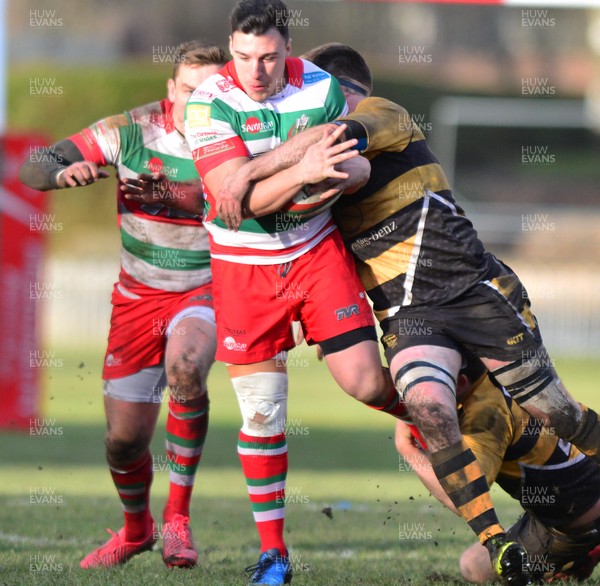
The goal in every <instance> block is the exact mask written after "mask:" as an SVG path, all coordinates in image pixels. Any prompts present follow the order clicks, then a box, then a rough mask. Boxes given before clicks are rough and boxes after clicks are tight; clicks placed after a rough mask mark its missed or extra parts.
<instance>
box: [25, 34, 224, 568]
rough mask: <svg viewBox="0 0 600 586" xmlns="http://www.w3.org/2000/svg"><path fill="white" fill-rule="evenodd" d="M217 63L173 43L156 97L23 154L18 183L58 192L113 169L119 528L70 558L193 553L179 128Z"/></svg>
mask: <svg viewBox="0 0 600 586" xmlns="http://www.w3.org/2000/svg"><path fill="white" fill-rule="evenodd" d="M225 61H226V56H225V53H224V52H223V50H222V49H220V48H219V47H217V46H215V45H211V44H207V43H204V42H201V41H190V42H187V43H183V44H182V45H180V46H179V47H178V48H177V52H176V55H175V65H174V70H173V76H172V78H171V79H169V80H168V83H167V88H168V97H167V98H166V99H163V100H161V101H158V102H153V103H151V104H147V105H144V106H140V107H138V108H134V109H132V110H130V111H128V112H125V113H123V114H118V115H116V116H109V117H107V118H104V119H102V120H100V121H98V122H96V123H95V124H93V125H91V126H90V127H88V128H85V129H84V130H82V131H81V132H78V133H76V134H74V135H72V136H70V137H69V138H66V139H64V140H62V141H60V142H58V143H56V144H55V145H53V146H52V148H51V153H52V157H53V158H52V161H50V162H41V161H32V160H29V161H28V162H26V163H25V164H24V165H23V167H22V168H21V172H20V178H21V180H22V181H23V183H26V184H27V185H29V186H30V187H33V188H36V189H40V190H48V189H66V188H73V187H81V186H84V185H89V184H91V183H95V182H97V181H99V180H101V179H103V178H105V177H107V176H108V173H107V172H106V171H105V170H103V169H102V168H103V167H106V166H112V167H114V168H115V169H116V172H117V178H118V182H119V187H118V191H117V205H118V208H117V209H118V221H119V228H120V233H121V253H120V260H121V271H120V274H119V280H118V282H117V283H116V284H115V286H114V290H113V294H112V305H113V310H112V317H111V327H110V333H109V339H108V349H107V351H106V357H105V361H104V371H103V379H104V406H105V412H106V422H107V432H106V457H107V461H108V466H109V469H110V474H111V476H112V479H113V482H114V484H115V487H116V489H117V493H118V495H119V498H120V500H121V503H122V509H123V514H124V517H125V523H124V526H123V527H122V528H121V529H120V530H119V531H118V532H117V533H114V532H112V531H110V530H109V532H110V533H111V534H112V537H111V538H110V539H109V540H108V542H106V543H105V544H104V545H102V546H101V547H99V548H98V549H95V550H94V551H92V552H91V553H90V554H89V555H87V556H86V557H85V558H84V559H83V560H82V561H81V566H82V567H84V568H94V567H109V566H114V565H117V564H122V563H125V562H126V561H128V560H129V559H130V558H131V557H132V556H133V555H135V554H138V553H140V552H142V551H145V550H148V549H150V548H151V547H152V546H153V545H154V543H155V542H156V541H157V537H158V534H159V533H161V534H162V538H163V560H164V562H165V564H166V565H167V566H169V567H173V566H179V567H192V566H194V565H195V564H196V562H197V559H198V554H197V551H196V547H195V545H194V543H193V540H192V534H191V529H190V526H189V521H190V519H189V515H190V499H191V496H192V490H193V486H194V480H195V474H196V469H197V466H198V463H199V461H200V457H201V454H202V448H203V445H204V439H205V436H206V430H207V426H208V411H209V401H208V391H207V386H206V379H207V375H208V371H209V369H210V366H211V364H212V363H213V361H214V353H215V318H214V310H213V303H212V277H211V270H210V256H209V250H208V235H207V232H206V228H205V227H204V226H203V224H202V221H201V218H199V217H198V216H197V215H193V214H191V213H185V212H180V211H177V210H174V209H171V208H170V207H167V206H165V205H163V203H161V202H164V201H168V200H177V201H178V203H179V206H180V207H182V206H183V207H186V206H187V207H188V208H189V209H194V208H195V205H196V202H197V200H198V199H199V198H201V197H202V185H201V182H200V180H199V178H198V173H197V172H196V169H195V166H194V163H193V161H192V155H191V151H190V149H189V147H188V144H187V142H186V140H185V137H184V135H183V116H184V108H185V104H186V102H187V100H188V98H189V96H190V94H191V93H192V91H193V90H194V89H195V88H196V86H198V85H199V84H200V83H201V82H202V81H203V80H205V79H206V78H207V77H209V76H211V75H213V74H214V73H215V72H216V71H218V70H219V69H220V67H221V66H222V65H223V63H224V62H225ZM167 385H168V386H169V400H168V405H169V413H168V416H167V424H166V426H167V443H166V450H167V457H166V460H165V467H166V466H167V465H168V469H169V476H170V484H169V495H168V498H167V502H166V504H165V507H164V511H163V524H162V531H160V532H159V531H158V527H157V525H156V524H155V522H154V519H153V517H152V514H151V512H150V506H149V502H150V485H151V483H152V477H153V468H154V467H155V466H154V464H155V462H154V460H153V457H152V455H151V453H150V441H151V439H152V436H153V434H154V430H155V427H156V421H157V417H158V414H159V410H160V405H161V402H162V391H163V389H164V388H165V386H167Z"/></svg>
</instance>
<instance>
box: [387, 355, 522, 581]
mask: <svg viewBox="0 0 600 586" xmlns="http://www.w3.org/2000/svg"><path fill="white" fill-rule="evenodd" d="M461 363H462V357H461V354H460V353H459V352H458V351H457V350H455V349H454V348H450V347H443V346H432V345H419V346H413V347H410V348H405V349H403V350H400V351H399V352H397V353H396V354H395V356H394V357H393V358H392V361H391V364H390V370H391V373H392V376H393V377H394V380H395V382H396V388H397V389H398V392H399V393H400V396H401V397H402V398H403V399H404V401H405V402H406V405H407V407H408V411H409V414H410V416H411V417H412V419H413V422H414V423H415V424H416V425H417V427H418V428H419V430H420V432H421V434H422V435H423V437H424V439H425V441H426V442H427V446H428V450H429V452H430V461H431V465H432V467H433V471H434V472H435V475H436V477H437V479H438V481H439V482H440V484H441V485H442V487H443V489H444V491H445V492H446V494H447V495H448V497H449V498H450V500H451V501H452V503H453V504H454V506H455V507H456V509H457V510H458V511H459V513H460V514H461V516H462V517H463V518H464V519H465V521H466V522H467V524H468V525H469V527H471V529H472V530H473V532H474V533H475V534H476V535H477V536H478V538H479V541H480V543H481V544H482V545H485V546H486V548H487V550H488V552H489V556H490V559H491V562H492V565H493V566H494V568H495V571H496V572H497V573H498V575H499V576H500V577H501V578H502V580H503V581H504V582H505V583H507V584H528V583H529V578H528V570H526V564H525V565H524V564H520V565H519V570H518V571H517V570H516V569H515V560H516V553H517V549H519V551H521V550H522V552H523V553H524V552H525V550H524V549H523V548H522V547H521V546H519V545H518V544H515V543H512V542H508V541H507V540H506V534H505V531H504V529H503V527H502V526H501V525H500V521H499V520H498V516H497V515H496V511H495V509H494V506H493V503H492V500H491V497H490V493H489V487H488V484H487V480H486V477H485V474H484V473H483V470H482V469H481V466H480V465H479V463H478V462H477V460H476V458H475V455H474V454H473V452H472V451H471V449H470V448H469V446H468V445H467V444H466V442H465V441H464V440H463V438H462V434H461V432H460V427H459V423H458V416H457V412H456V396H455V393H456V380H457V376H458V372H459V369H460V366H461ZM508 566H510V568H509V569H510V572H508V570H507V567H508ZM519 574H522V575H523V576H522V581H519V580H520V579H521V577H520V576H519Z"/></svg>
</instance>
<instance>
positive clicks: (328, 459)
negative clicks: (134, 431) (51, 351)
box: [0, 420, 398, 471]
mask: <svg viewBox="0 0 600 586" xmlns="http://www.w3.org/2000/svg"><path fill="white" fill-rule="evenodd" d="M390 423H391V420H390ZM391 429H392V426H391V425H390V430H391ZM36 433H37V434H36V435H30V434H29V433H22V434H16V433H4V434H0V468H1V467H2V465H24V466H27V465H34V466H43V465H45V464H46V465H60V464H63V465H77V464H81V465H96V464H101V465H104V463H105V459H104V425H90V424H85V425H64V426H61V427H60V428H57V429H55V430H53V432H52V435H49V433H50V432H46V433H45V434H41V432H40V430H37V432H36ZM237 436H238V427H237V426H233V425H231V426H225V425H211V427H210V429H209V432H208V438H207V441H206V445H205V449H204V455H203V458H202V465H203V466H210V467H213V468H226V467H231V466H234V467H238V466H239V460H238V456H237ZM164 437H165V431H164V429H163V428H159V429H157V432H156V436H155V438H154V441H153V443H152V450H153V452H154V453H156V454H159V453H162V452H163V451H164V448H163V446H164ZM288 446H289V457H290V463H291V466H294V468H307V469H313V470H329V471H331V470H348V469H356V470H390V469H397V466H398V456H397V454H396V453H395V451H394V446H393V440H392V432H391V431H390V432H387V431H374V430H363V429H325V428H319V427H314V426H311V427H308V428H297V429H290V430H289V433H288Z"/></svg>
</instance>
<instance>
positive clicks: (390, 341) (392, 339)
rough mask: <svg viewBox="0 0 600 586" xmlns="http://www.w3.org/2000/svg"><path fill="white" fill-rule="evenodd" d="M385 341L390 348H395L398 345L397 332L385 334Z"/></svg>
mask: <svg viewBox="0 0 600 586" xmlns="http://www.w3.org/2000/svg"><path fill="white" fill-rule="evenodd" d="M383 343H384V344H385V345H386V346H387V347H388V348H390V349H392V348H395V347H396V346H397V345H398V336H396V334H388V335H387V336H383Z"/></svg>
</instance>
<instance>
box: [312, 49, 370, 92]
mask: <svg viewBox="0 0 600 586" xmlns="http://www.w3.org/2000/svg"><path fill="white" fill-rule="evenodd" d="M302 57H304V59H307V60H308V61H312V62H313V63H314V64H315V65H316V66H317V67H320V68H321V69H324V70H325V71H327V73H330V74H331V75H333V77H335V78H336V79H337V80H338V81H340V82H342V81H343V80H347V81H350V82H358V83H359V84H360V85H361V86H364V89H365V90H367V93H368V94H370V93H371V92H372V91H373V77H372V75H371V70H370V69H369V66H368V65H367V62H366V61H365V60H364V59H363V57H362V55H361V54H360V53H359V52H358V51H355V50H354V49H353V48H352V47H349V46H348V45H343V44H342V43H326V44H325V45H319V46H318V47H315V48H314V49H311V50H310V51H308V52H307V53H305V54H304V55H302Z"/></svg>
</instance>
